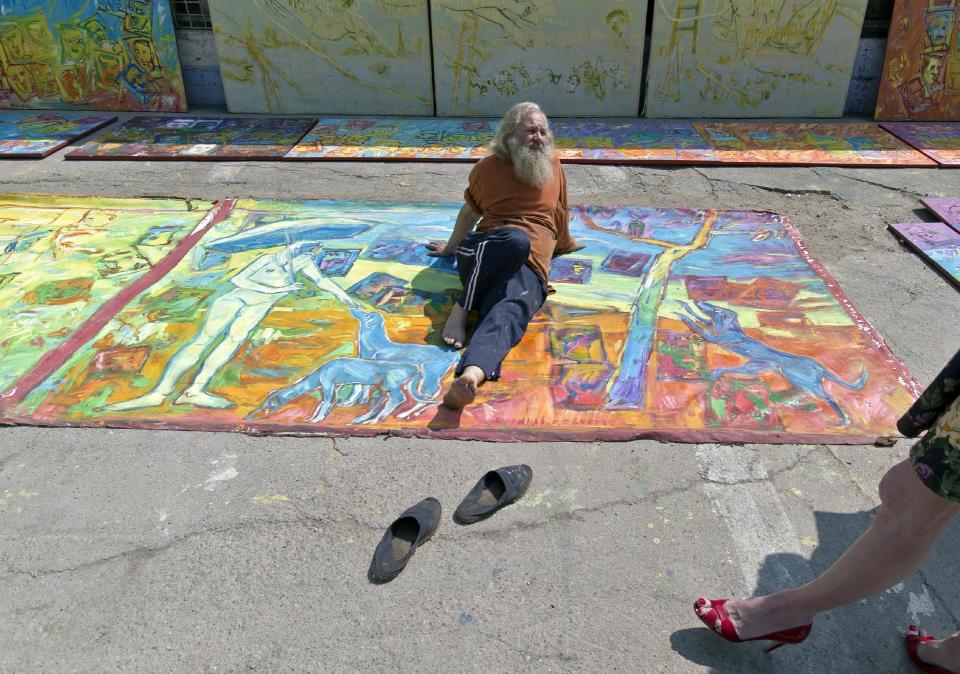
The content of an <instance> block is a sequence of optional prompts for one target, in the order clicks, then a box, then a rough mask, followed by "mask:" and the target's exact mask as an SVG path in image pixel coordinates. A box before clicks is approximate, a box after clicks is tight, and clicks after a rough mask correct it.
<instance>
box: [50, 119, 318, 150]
mask: <svg viewBox="0 0 960 674" xmlns="http://www.w3.org/2000/svg"><path fill="white" fill-rule="evenodd" d="M313 122H314V120H312V119H297V118H289V117H134V118H133V119H131V120H128V121H126V122H124V123H123V124H121V125H120V126H118V127H116V128H114V129H110V130H109V131H107V132H105V133H102V134H100V135H99V136H97V137H96V138H94V139H93V140H91V141H90V142H88V143H85V144H84V145H83V146H81V147H78V148H77V149H76V150H72V151H71V152H70V153H69V154H68V155H67V159H181V160H182V159H233V160H239V159H280V158H281V157H283V155H285V154H286V153H287V152H289V151H290V149H291V148H292V147H293V146H294V145H295V144H296V142H297V141H298V140H300V139H301V138H302V137H303V135H304V134H305V133H306V132H307V131H308V130H309V129H310V127H311V126H313Z"/></svg>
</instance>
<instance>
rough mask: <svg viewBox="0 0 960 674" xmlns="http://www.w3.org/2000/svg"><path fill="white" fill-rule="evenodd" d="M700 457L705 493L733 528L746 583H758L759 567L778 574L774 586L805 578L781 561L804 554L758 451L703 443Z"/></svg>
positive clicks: (781, 585) (732, 539)
mask: <svg viewBox="0 0 960 674" xmlns="http://www.w3.org/2000/svg"><path fill="white" fill-rule="evenodd" d="M697 459H698V462H699V463H700V469H701V472H702V474H703V476H704V477H705V478H706V479H708V480H710V481H709V482H707V483H706V484H704V486H703V488H704V491H705V492H706V494H707V496H709V497H710V499H711V500H712V501H713V502H714V504H715V505H716V508H717V511H718V512H719V514H720V517H721V518H722V519H723V521H724V524H726V526H727V530H728V531H729V532H730V541H731V542H732V543H733V545H734V547H735V548H736V551H737V561H738V562H739V564H740V570H741V572H742V573H743V578H744V580H745V581H746V582H747V584H748V585H749V586H751V587H756V586H757V572H758V571H759V569H760V568H761V567H764V570H765V572H766V573H770V572H773V573H775V574H776V576H777V578H776V582H775V584H776V585H778V586H780V587H788V586H793V585H796V584H797V583H798V582H799V581H801V580H805V579H795V578H793V576H792V575H791V574H790V571H789V570H788V569H787V567H786V566H784V565H783V564H782V563H781V557H780V556H782V555H790V554H792V555H796V556H797V558H798V561H799V560H804V561H805V559H806V558H805V557H804V555H803V552H802V550H801V546H800V541H799V540H798V537H797V532H796V530H795V529H794V528H793V523H792V522H791V521H790V518H789V517H787V513H786V512H785V511H784V509H783V504H782V503H781V502H780V498H779V496H778V495H777V492H776V490H775V489H774V487H773V485H772V484H771V483H770V482H767V481H765V480H766V478H767V470H766V468H765V467H764V465H763V462H762V461H761V460H760V459H759V458H758V457H757V456H756V454H754V453H752V452H749V451H748V450H745V449H743V448H742V447H721V446H719V445H701V446H699V447H698V448H697ZM745 480H747V481H748V482H745ZM765 584H767V583H765Z"/></svg>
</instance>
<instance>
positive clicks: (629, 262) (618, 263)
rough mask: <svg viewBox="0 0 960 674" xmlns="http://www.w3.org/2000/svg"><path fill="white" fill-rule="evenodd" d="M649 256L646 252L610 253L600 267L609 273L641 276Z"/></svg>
mask: <svg viewBox="0 0 960 674" xmlns="http://www.w3.org/2000/svg"><path fill="white" fill-rule="evenodd" d="M649 261H650V256H649V255H647V254H646V253H610V254H609V255H608V256H607V259H606V260H604V261H603V264H602V265H600V267H601V268H602V269H603V270H604V271H606V272H610V273H611V274H622V275H624V276H643V271H644V269H646V267H647V262H649Z"/></svg>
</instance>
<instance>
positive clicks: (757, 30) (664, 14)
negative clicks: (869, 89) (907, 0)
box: [644, 0, 867, 117]
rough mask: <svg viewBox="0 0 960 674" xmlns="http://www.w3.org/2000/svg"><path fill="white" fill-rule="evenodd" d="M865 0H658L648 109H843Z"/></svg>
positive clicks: (706, 112) (794, 113)
mask: <svg viewBox="0 0 960 674" xmlns="http://www.w3.org/2000/svg"><path fill="white" fill-rule="evenodd" d="M866 7H867V0H829V1H824V2H811V1H810V0H748V1H746V2H739V1H738V2H734V0H658V1H657V2H656V3H654V9H653V26H652V32H651V37H650V65H649V69H648V77H647V88H646V98H645V103H644V115H645V116H646V117H839V116H840V115H842V114H843V107H844V103H845V101H846V98H847V89H848V87H849V85H850V75H851V73H852V71H853V63H854V59H855V58H856V53H857V44H858V43H859V39H860V29H861V25H862V23H863V17H864V13H865V11H866Z"/></svg>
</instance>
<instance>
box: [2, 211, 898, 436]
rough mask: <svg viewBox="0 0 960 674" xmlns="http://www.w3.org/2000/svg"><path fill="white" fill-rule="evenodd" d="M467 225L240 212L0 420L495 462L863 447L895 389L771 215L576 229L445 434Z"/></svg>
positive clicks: (860, 323)
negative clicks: (652, 449) (718, 443)
mask: <svg viewBox="0 0 960 674" xmlns="http://www.w3.org/2000/svg"><path fill="white" fill-rule="evenodd" d="M457 210H458V205H457V204H428V203H407V204H389V203H366V202H335V201H264V200H241V201H239V202H238V203H237V206H236V207H235V208H234V210H233V211H232V213H231V214H230V215H229V216H228V217H227V218H226V219H225V220H223V221H222V222H220V223H219V224H216V225H214V226H213V227H212V228H211V229H210V230H209V231H208V232H207V233H206V234H205V235H204V236H203V238H202V240H201V241H200V242H199V243H198V245H197V246H196V248H195V249H194V250H193V253H192V254H191V255H190V256H189V257H187V258H185V259H184V260H183V261H182V262H181V263H180V264H179V265H178V266H177V267H176V268H174V269H173V270H172V271H171V272H170V273H169V274H168V275H167V276H166V278H164V279H163V280H162V281H161V282H159V283H157V284H155V285H153V286H152V287H151V288H150V289H149V290H147V291H145V292H143V293H142V294H141V295H139V297H137V298H136V299H135V300H134V301H132V302H130V303H129V304H128V305H127V306H126V308H124V309H123V310H122V311H120V312H119V313H118V314H117V316H116V318H115V319H114V320H113V321H112V322H111V323H110V324H108V325H106V326H105V327H104V328H103V329H102V330H101V331H100V332H99V333H98V334H97V335H95V336H94V337H93V338H92V339H91V340H90V341H89V343H88V344H87V345H86V346H84V347H83V348H81V349H79V350H77V351H76V353H75V354H74V355H73V356H72V357H71V358H69V359H68V360H66V361H65V362H64V364H63V365H62V367H60V368H59V369H58V370H57V371H56V372H53V373H52V375H51V376H50V377H49V378H47V379H46V380H45V381H43V382H42V383H40V384H39V385H37V386H36V387H35V388H34V389H33V390H31V391H24V392H23V396H22V399H20V400H18V402H16V404H15V405H11V406H10V407H8V409H7V410H6V416H7V418H8V420H12V421H14V422H21V423H41V424H67V425H84V424H95V425H104V424H105V425H112V426H133V427H158V428H190V429H223V430H239V431H247V432H264V433H269V432H298V433H338V434H372V433H385V432H389V433H395V434H397V433H398V434H418V435H428V434H431V433H436V434H438V435H440V436H441V437H465V438H487V439H494V440H516V439H523V440H544V439H551V438H552V439H577V438H608V439H613V438H621V439H625V438H635V437H659V438H669V439H674V440H696V441H706V440H734V439H738V440H751V439H754V440H763V441H766V442H801V441H802V442H808V441H810V442H815V441H821V440H822V441H830V442H863V441H864V440H865V439H868V438H874V437H876V436H878V435H886V434H889V433H892V432H893V429H894V424H895V421H896V419H897V417H898V415H899V414H900V413H901V412H902V410H903V409H905V408H906V407H907V406H908V405H909V404H910V403H911V401H912V400H913V397H912V394H914V393H915V392H916V388H915V386H914V385H913V384H912V383H911V382H912V380H911V378H910V376H909V374H908V373H907V372H906V371H905V370H904V369H903V367H902V365H901V364H900V363H899V361H897V360H896V358H894V356H893V355H892V354H891V353H890V352H889V351H888V350H887V349H886V347H885V346H884V344H883V341H882V339H881V338H880V337H879V336H878V335H877V334H876V332H875V331H874V330H873V329H872V328H871V327H870V326H869V325H868V324H867V323H866V322H865V321H864V320H863V318H862V317H861V316H860V315H859V314H858V313H857V312H856V310H855V309H854V308H853V306H852V304H851V303H850V302H849V301H848V300H847V299H846V298H845V297H844V296H843V293H842V292H841V291H840V289H839V288H838V287H837V285H836V283H835V282H834V281H833V280H832V279H831V278H830V277H829V276H828V275H826V274H825V272H824V271H823V269H822V268H821V267H820V266H819V264H818V263H817V262H816V261H815V260H813V259H812V258H811V257H810V255H809V253H808V252H807V251H806V248H805V247H804V245H803V243H802V241H801V240H800V238H799V236H798V234H797V232H796V230H794V228H793V227H792V226H791V225H790V224H789V223H788V222H786V221H785V220H784V219H783V218H782V217H780V216H777V215H775V214H772V213H760V212H740V211H709V210H708V211H704V210H685V209H652V208H612V207H611V208H599V207H581V208H574V209H573V220H572V231H573V233H574V235H575V236H576V237H577V239H578V240H579V242H580V243H582V244H584V246H585V248H584V249H582V250H580V251H578V252H577V253H575V254H573V255H571V256H566V257H562V258H559V259H558V260H557V261H556V264H555V265H554V268H553V271H552V281H553V283H554V285H555V286H556V288H557V291H558V292H557V293H556V294H555V295H552V296H551V297H550V299H549V301H548V302H547V305H546V306H545V308H544V309H543V311H542V312H541V313H540V314H539V315H538V316H537V317H536V318H535V320H534V321H533V323H532V324H531V327H530V330H529V331H528V333H527V335H526V337H525V338H524V340H523V341H522V342H521V343H520V345H519V346H518V347H517V348H516V349H514V351H513V352H512V353H511V355H510V356H509V357H508V361H507V363H506V364H505V367H504V376H503V379H502V380H500V381H499V382H496V383H491V384H488V385H485V386H484V387H482V389H481V394H480V396H479V399H478V402H477V404H475V405H472V406H470V407H469V408H467V409H466V410H465V411H464V412H463V414H462V416H460V418H459V419H450V418H449V416H448V415H447V414H446V413H445V412H444V411H443V408H439V407H438V402H439V396H440V393H441V390H442V388H443V387H444V386H445V385H446V383H448V382H449V381H450V378H451V376H452V370H453V368H454V367H455V363H456V361H457V358H458V353H457V352H456V351H453V350H451V349H449V348H447V347H446V346H444V345H443V344H442V342H441V340H440V338H439V331H440V329H441V326H442V324H443V320H444V318H445V315H446V312H447V311H448V310H449V308H450V306H451V303H452V302H453V301H454V299H455V297H456V296H457V294H458V288H459V281H458V278H457V276H456V273H455V271H454V268H453V263H452V260H451V259H449V258H447V259H440V260H437V259H433V258H429V257H427V256H426V255H425V248H424V246H423V245H422V244H423V242H424V241H429V240H437V239H442V238H445V237H446V236H447V235H448V233H449V231H450V228H451V225H452V223H453V220H454V219H455V216H456V213H457Z"/></svg>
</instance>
